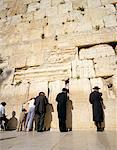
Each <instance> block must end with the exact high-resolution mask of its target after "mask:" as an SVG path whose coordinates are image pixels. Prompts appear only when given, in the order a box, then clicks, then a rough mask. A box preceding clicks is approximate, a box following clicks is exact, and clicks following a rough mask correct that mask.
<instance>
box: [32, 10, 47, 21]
mask: <svg viewBox="0 0 117 150" xmlns="http://www.w3.org/2000/svg"><path fill="white" fill-rule="evenodd" d="M45 16H46V11H45V9H40V10H38V11H36V12H34V20H38V19H43V18H44V17H45Z"/></svg>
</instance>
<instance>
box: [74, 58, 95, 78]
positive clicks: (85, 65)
mask: <svg viewBox="0 0 117 150" xmlns="http://www.w3.org/2000/svg"><path fill="white" fill-rule="evenodd" d="M76 71H77V78H92V77H95V71H94V65H93V61H92V60H82V61H78V62H77V68H76Z"/></svg>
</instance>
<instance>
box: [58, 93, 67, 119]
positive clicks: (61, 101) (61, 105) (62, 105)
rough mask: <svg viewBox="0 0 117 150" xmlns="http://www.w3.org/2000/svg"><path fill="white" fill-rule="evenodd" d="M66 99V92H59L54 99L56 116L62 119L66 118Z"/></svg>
mask: <svg viewBox="0 0 117 150" xmlns="http://www.w3.org/2000/svg"><path fill="white" fill-rule="evenodd" d="M67 100H68V96H67V93H64V92H61V93H59V94H58V95H57V97H56V101H57V102H58V104H57V111H58V118H60V119H62V120H66V102H67Z"/></svg>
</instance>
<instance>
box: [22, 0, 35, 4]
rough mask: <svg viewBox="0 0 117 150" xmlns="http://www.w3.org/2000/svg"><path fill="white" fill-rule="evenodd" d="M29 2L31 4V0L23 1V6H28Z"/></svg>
mask: <svg viewBox="0 0 117 150" xmlns="http://www.w3.org/2000/svg"><path fill="white" fill-rule="evenodd" d="M31 2H33V0H23V3H24V4H30V3H31Z"/></svg>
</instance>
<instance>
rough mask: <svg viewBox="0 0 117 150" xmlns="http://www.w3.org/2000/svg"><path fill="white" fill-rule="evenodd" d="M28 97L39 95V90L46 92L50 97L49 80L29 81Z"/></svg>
mask: <svg viewBox="0 0 117 150" xmlns="http://www.w3.org/2000/svg"><path fill="white" fill-rule="evenodd" d="M28 92H29V93H28V98H30V97H36V96H38V95H39V92H44V93H45V94H46V96H47V97H48V82H47V81H45V82H43V81H42V82H41V81H33V82H31V83H29V91H28Z"/></svg>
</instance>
